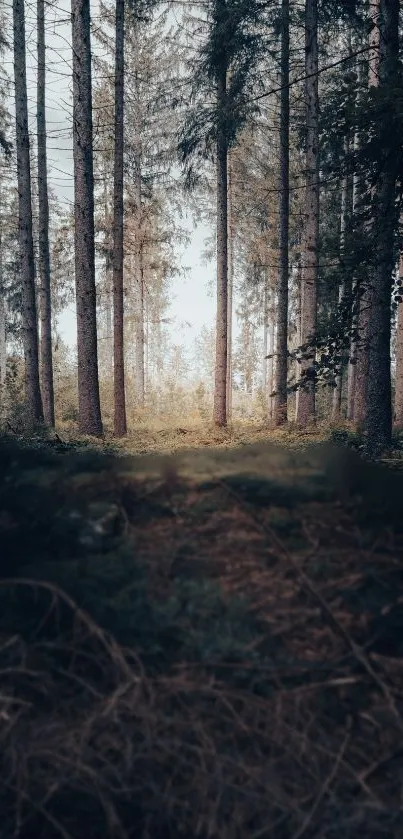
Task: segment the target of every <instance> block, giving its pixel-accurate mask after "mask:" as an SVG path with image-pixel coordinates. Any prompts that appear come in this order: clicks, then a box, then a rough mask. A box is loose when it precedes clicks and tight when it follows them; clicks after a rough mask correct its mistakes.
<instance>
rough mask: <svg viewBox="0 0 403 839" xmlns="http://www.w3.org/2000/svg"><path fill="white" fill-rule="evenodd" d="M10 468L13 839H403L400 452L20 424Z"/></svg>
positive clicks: (1, 510) (4, 573) (7, 784)
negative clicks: (176, 448) (181, 439)
mask: <svg viewBox="0 0 403 839" xmlns="http://www.w3.org/2000/svg"><path fill="white" fill-rule="evenodd" d="M0 474H1V479H0V544H1V546H2V547H1V556H2V558H1V565H0V670H1V673H2V686H1V692H0V737H1V747H2V751H1V757H0V761H1V771H0V778H1V780H0V815H1V825H2V827H1V831H2V837H4V839H9V837H10V839H11V837H18V839H28V837H32V836H35V837H45V839H48V837H49V839H50V837H52V839H53V837H56V836H63V837H74V839H81V837H88V836H94V837H99V839H103V837H122V839H123V837H132V836H133V837H134V836H136V837H140V839H143V837H144V839H170V838H171V837H175V839H177V837H179V839H180V837H186V839H191V837H196V836H197V837H202V839H204V838H205V839H207V837H213V839H238V837H239V839H249V838H250V839H252V838H253V839H257V837H261V839H265V838H266V837H267V839H269V837H270V839H271V837H272V836H274V835H275V836H276V839H296V837H302V836H306V837H311V839H316V837H317V839H319V837H321V839H324V838H326V839H336V837H339V836H340V832H341V831H343V833H344V834H345V835H346V836H347V837H355V836H356V835H357V834H362V835H365V836H366V837H368V839H372V837H374V839H375V837H377V839H378V837H380V836H382V837H394V839H396V837H398V836H401V831H402V824H403V811H402V800H403V798H402V794H403V773H402V769H401V767H402V765H403V762H402V760H401V758H402V755H403V701H402V690H403V589H402V579H403V566H402V559H403V516H402V499H403V493H402V491H401V490H402V480H403V476H402V474H401V473H399V471H398V470H386V469H382V468H381V467H378V466H377V465H375V464H370V463H363V462H362V461H361V460H360V458H359V457H358V456H356V455H355V454H354V453H351V452H348V451H346V450H345V449H342V448H339V447H332V446H330V447H329V446H328V445H327V444H320V445H313V446H310V447H309V448H305V450H304V451H295V450H294V451H290V450H289V449H287V448H285V447H284V446H275V445H273V444H271V443H267V442H266V443H263V442H260V443H257V444H256V445H255V446H252V447H239V448H238V449H231V450H228V451H226V450H224V449H223V448H220V449H211V448H207V447H206V448H205V449H203V450H199V451H193V452H190V451H189V452H187V451H183V452H182V453H181V455H180V457H176V458H174V459H172V458H169V457H158V456H157V455H155V456H153V457H152V456H147V455H145V456H143V457H137V458H136V457H132V458H128V457H115V456H113V455H104V454H102V453H100V452H95V451H91V450H90V449H89V448H87V447H85V446H83V447H82V450H80V448H79V447H77V445H76V446H74V447H71V446H68V445H64V444H63V443H61V442H56V443H55V444H53V443H50V442H45V441H36V442H33V441H31V443H30V444H24V443H23V442H22V441H20V442H17V441H15V440H13V439H10V438H8V439H7V438H4V439H3V440H2V441H1V445H0Z"/></svg>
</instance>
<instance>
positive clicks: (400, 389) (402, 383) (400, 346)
mask: <svg viewBox="0 0 403 839" xmlns="http://www.w3.org/2000/svg"><path fill="white" fill-rule="evenodd" d="M399 280H400V292H401V293H402V292H403V254H402V253H401V254H400V260H399ZM394 422H395V425H396V428H397V429H398V430H402V429H403V301H402V300H400V301H399V304H398V309H397V325H396V374H395V404H394Z"/></svg>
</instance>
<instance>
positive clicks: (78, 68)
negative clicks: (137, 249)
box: [19, 0, 102, 437]
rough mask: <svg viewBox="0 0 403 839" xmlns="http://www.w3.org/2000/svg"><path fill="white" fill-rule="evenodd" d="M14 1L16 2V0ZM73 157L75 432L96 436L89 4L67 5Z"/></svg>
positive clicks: (98, 426) (98, 428) (98, 412)
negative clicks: (75, 354)
mask: <svg viewBox="0 0 403 839" xmlns="http://www.w3.org/2000/svg"><path fill="white" fill-rule="evenodd" d="M19 1H20V0H19ZM71 16H72V43H73V155H74V220H75V236H74V240H75V276H76V308H77V361H78V408H79V427H80V431H81V433H82V434H89V435H92V436H94V437H101V436H102V420H101V407H100V400H99V379H98V344H97V314H96V290H95V249H94V171H93V145H92V84H91V43H90V3H89V0H72V3H71Z"/></svg>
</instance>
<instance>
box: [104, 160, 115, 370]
mask: <svg viewBox="0 0 403 839" xmlns="http://www.w3.org/2000/svg"><path fill="white" fill-rule="evenodd" d="M104 225H105V230H104V252H105V331H106V335H105V340H106V353H105V357H106V364H107V375H108V378H109V377H110V380H112V377H113V356H114V353H113V331H112V296H113V276H112V277H111V275H113V258H112V249H111V243H110V230H109V206H108V172H107V167H106V163H105V167H104ZM111 280H112V281H111Z"/></svg>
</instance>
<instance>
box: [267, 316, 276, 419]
mask: <svg viewBox="0 0 403 839" xmlns="http://www.w3.org/2000/svg"><path fill="white" fill-rule="evenodd" d="M268 337H269V355H270V359H269V368H268V386H269V387H268V396H269V399H268V414H269V420H270V423H272V422H273V420H274V409H275V402H274V397H273V396H272V394H273V391H274V386H275V379H276V367H277V359H276V357H275V356H276V353H275V350H276V325H275V312H274V307H272V310H271V318H270V324H269V336H268Z"/></svg>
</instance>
